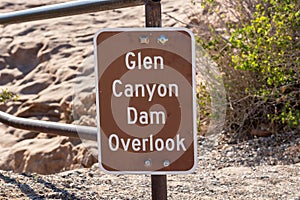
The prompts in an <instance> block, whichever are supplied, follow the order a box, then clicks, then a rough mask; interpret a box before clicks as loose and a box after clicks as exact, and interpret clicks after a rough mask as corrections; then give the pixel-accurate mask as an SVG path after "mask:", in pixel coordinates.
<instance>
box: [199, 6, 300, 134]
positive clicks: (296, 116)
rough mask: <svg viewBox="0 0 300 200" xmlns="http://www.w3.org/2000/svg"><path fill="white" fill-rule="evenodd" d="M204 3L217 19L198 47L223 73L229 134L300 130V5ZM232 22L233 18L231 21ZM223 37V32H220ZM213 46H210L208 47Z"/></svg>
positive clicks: (206, 8)
mask: <svg viewBox="0 0 300 200" xmlns="http://www.w3.org/2000/svg"><path fill="white" fill-rule="evenodd" d="M222 3H225V4H226V5H227V8H229V9H228V13H229V14H231V18H230V17H228V15H227V16H226V15H224V14H222V12H223V11H222V9H221V6H222V5H221V4H220V3H218V1H215V0H202V1H201V6H202V7H203V8H204V11H206V12H210V13H217V16H218V20H219V22H220V23H215V24H209V25H208V27H209V30H210V34H209V36H208V38H201V37H199V39H198V42H199V43H200V44H201V45H202V46H203V47H204V48H205V49H206V50H207V51H208V52H209V53H210V55H211V57H212V58H213V59H214V60H215V61H216V62H217V63H218V65H219V67H220V68H221V70H222V72H223V73H224V79H225V80H224V81H225V83H226V89H227V98H228V102H229V105H228V112H227V113H228V116H227V117H228V119H227V128H228V130H229V131H230V132H232V133H234V134H236V135H237V136H238V137H240V138H241V137H242V138H243V137H246V136H249V134H248V133H249V132H251V130H253V129H261V128H262V127H261V126H266V125H267V128H266V127H264V128H266V129H267V130H268V131H270V132H273V133H275V132H276V133H277V132H280V131H287V130H291V129H299V127H300V40H299V37H300V3H299V1H297V0H284V1H280V0H256V1H240V0H225V1H222ZM232 16H233V17H232ZM220 28H221V30H222V31H218V30H220ZM207 41H208V42H207Z"/></svg>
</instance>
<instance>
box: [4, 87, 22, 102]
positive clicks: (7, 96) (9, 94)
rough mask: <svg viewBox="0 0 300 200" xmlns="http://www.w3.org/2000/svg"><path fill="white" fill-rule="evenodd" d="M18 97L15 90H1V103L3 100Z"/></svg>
mask: <svg viewBox="0 0 300 200" xmlns="http://www.w3.org/2000/svg"><path fill="white" fill-rule="evenodd" d="M17 99H18V95H16V94H15V93H13V92H10V91H8V90H7V89H4V90H2V92H0V103H1V102H4V103H5V102H7V101H10V100H17Z"/></svg>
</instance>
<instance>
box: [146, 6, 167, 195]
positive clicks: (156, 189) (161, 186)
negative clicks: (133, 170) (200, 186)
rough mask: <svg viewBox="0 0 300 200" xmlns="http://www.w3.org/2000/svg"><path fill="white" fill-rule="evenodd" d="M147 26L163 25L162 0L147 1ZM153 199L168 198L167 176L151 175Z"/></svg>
mask: <svg viewBox="0 0 300 200" xmlns="http://www.w3.org/2000/svg"><path fill="white" fill-rule="evenodd" d="M145 6H146V10H145V13H146V27H161V3H160V0H147V1H146V5H145ZM151 190H152V200H166V199H167V176H166V175H151Z"/></svg>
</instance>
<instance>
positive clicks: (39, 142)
mask: <svg viewBox="0 0 300 200" xmlns="http://www.w3.org/2000/svg"><path fill="white" fill-rule="evenodd" d="M45 147H47V148H45ZM73 156H74V154H73V152H72V145H71V143H70V142H68V140H67V139H66V138H63V137H55V138H52V139H28V140H23V141H21V142H18V143H17V144H15V145H13V146H12V147H11V149H10V150H9V153H8V155H7V157H6V162H4V163H0V168H2V169H3V168H6V169H8V170H14V171H16V172H36V173H40V174H49V173H55V172H57V171H61V170H64V169H69V168H70V166H71V165H72V157H73Z"/></svg>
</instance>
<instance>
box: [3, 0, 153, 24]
mask: <svg viewBox="0 0 300 200" xmlns="http://www.w3.org/2000/svg"><path fill="white" fill-rule="evenodd" d="M149 2H150V1H149ZM145 3H147V1H145V0H78V1H71V2H67V3H60V4H55V5H48V6H41V7H36V8H31V9H27V10H21V11H15V12H10V13H4V14H0V24H13V23H21V22H26V21H35V20H41V19H50V18H56V17H63V16H71V15H78V14H83V13H91V12H98V11H104V10H112V9H118V8H125V7H132V6H140V5H144V4H145Z"/></svg>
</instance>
